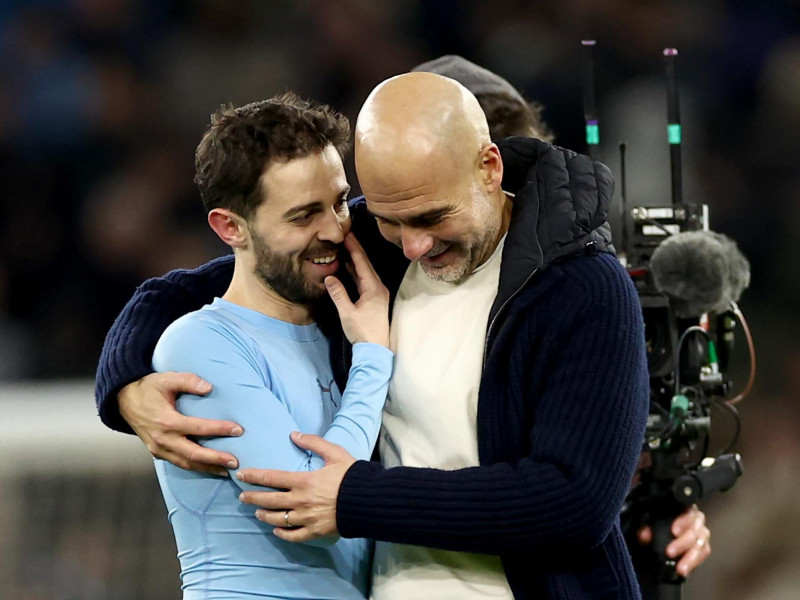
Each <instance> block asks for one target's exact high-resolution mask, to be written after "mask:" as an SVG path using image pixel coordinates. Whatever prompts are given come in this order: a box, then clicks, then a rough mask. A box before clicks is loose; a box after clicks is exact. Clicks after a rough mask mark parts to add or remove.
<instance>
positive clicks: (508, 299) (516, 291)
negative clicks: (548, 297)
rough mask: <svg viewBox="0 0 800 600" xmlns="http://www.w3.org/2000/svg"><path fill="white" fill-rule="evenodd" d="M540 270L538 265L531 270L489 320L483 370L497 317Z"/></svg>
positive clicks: (484, 345)
mask: <svg viewBox="0 0 800 600" xmlns="http://www.w3.org/2000/svg"><path fill="white" fill-rule="evenodd" d="M538 272H539V268H538V267H536V268H535V269H534V270H533V271H531V272H530V275H528V276H527V277H526V278H525V281H523V282H522V283H521V284H520V286H519V287H518V288H517V289H516V290H514V293H513V294H511V295H510V296H509V297H508V298H506V299H505V301H504V302H503V304H501V305H500V308H498V309H497V314H495V316H494V317H492V320H491V321H489V327H488V328H487V329H486V340H485V341H484V343H483V367H482V369H481V370H482V371H485V370H486V361H487V360H488V358H489V338H490V337H491V335H492V328H493V327H494V324H495V322H496V321H497V318H498V317H499V316H500V315H501V314H502V313H503V311H504V310H505V308H506V306H508V303H509V302H511V301H512V300H513V299H514V298H516V296H517V295H518V294H519V293H520V292H521V291H522V289H523V288H524V287H525V286H527V285H528V282H529V281H530V280H531V277H533V276H534V275H536V273H538Z"/></svg>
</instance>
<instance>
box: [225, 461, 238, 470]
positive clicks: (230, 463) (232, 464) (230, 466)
mask: <svg viewBox="0 0 800 600" xmlns="http://www.w3.org/2000/svg"><path fill="white" fill-rule="evenodd" d="M225 464H226V465H228V468H229V469H235V468H236V467H238V466H239V463H237V462H236V461H235V460H229V461H228V462H227V463H225Z"/></svg>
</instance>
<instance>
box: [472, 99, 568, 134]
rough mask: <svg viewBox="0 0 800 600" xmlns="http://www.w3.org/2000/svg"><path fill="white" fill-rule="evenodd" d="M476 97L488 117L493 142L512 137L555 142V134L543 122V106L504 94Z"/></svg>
mask: <svg viewBox="0 0 800 600" xmlns="http://www.w3.org/2000/svg"><path fill="white" fill-rule="evenodd" d="M475 97H476V98H477V99H478V102H479V103H480V105H481V108H482V109H483V112H484V114H485V115H486V121H487V122H488V123H489V134H490V135H491V136H492V140H493V141H496V142H497V141H500V140H502V139H503V138H507V137H510V136H512V135H518V136H525V137H535V138H539V139H540V140H542V141H545V142H552V141H553V137H554V136H553V133H552V132H551V131H550V128H549V127H548V126H547V124H545V122H544V121H543V120H542V110H543V108H542V105H541V104H538V103H536V102H530V103H523V102H520V101H519V99H518V98H515V97H514V96H511V95H510V94H504V93H502V92H495V93H486V94H476V96H475Z"/></svg>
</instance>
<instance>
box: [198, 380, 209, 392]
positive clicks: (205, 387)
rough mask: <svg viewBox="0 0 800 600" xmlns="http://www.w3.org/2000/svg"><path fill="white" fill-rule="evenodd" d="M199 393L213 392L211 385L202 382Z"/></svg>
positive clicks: (199, 385)
mask: <svg viewBox="0 0 800 600" xmlns="http://www.w3.org/2000/svg"><path fill="white" fill-rule="evenodd" d="M197 389H198V391H200V392H210V391H211V384H210V383H208V382H207V381H201V382H200V383H199V384H198V386H197Z"/></svg>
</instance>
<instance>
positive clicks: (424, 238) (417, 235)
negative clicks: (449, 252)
mask: <svg viewBox="0 0 800 600" xmlns="http://www.w3.org/2000/svg"><path fill="white" fill-rule="evenodd" d="M400 243H401V244H402V246H403V254H405V255H406V258H407V259H409V260H418V259H420V258H422V257H423V256H425V254H427V253H428V252H430V251H431V249H432V248H433V245H434V243H435V242H434V239H433V236H431V235H430V234H428V233H426V232H425V231H422V230H420V229H415V228H413V227H401V230H400Z"/></svg>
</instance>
